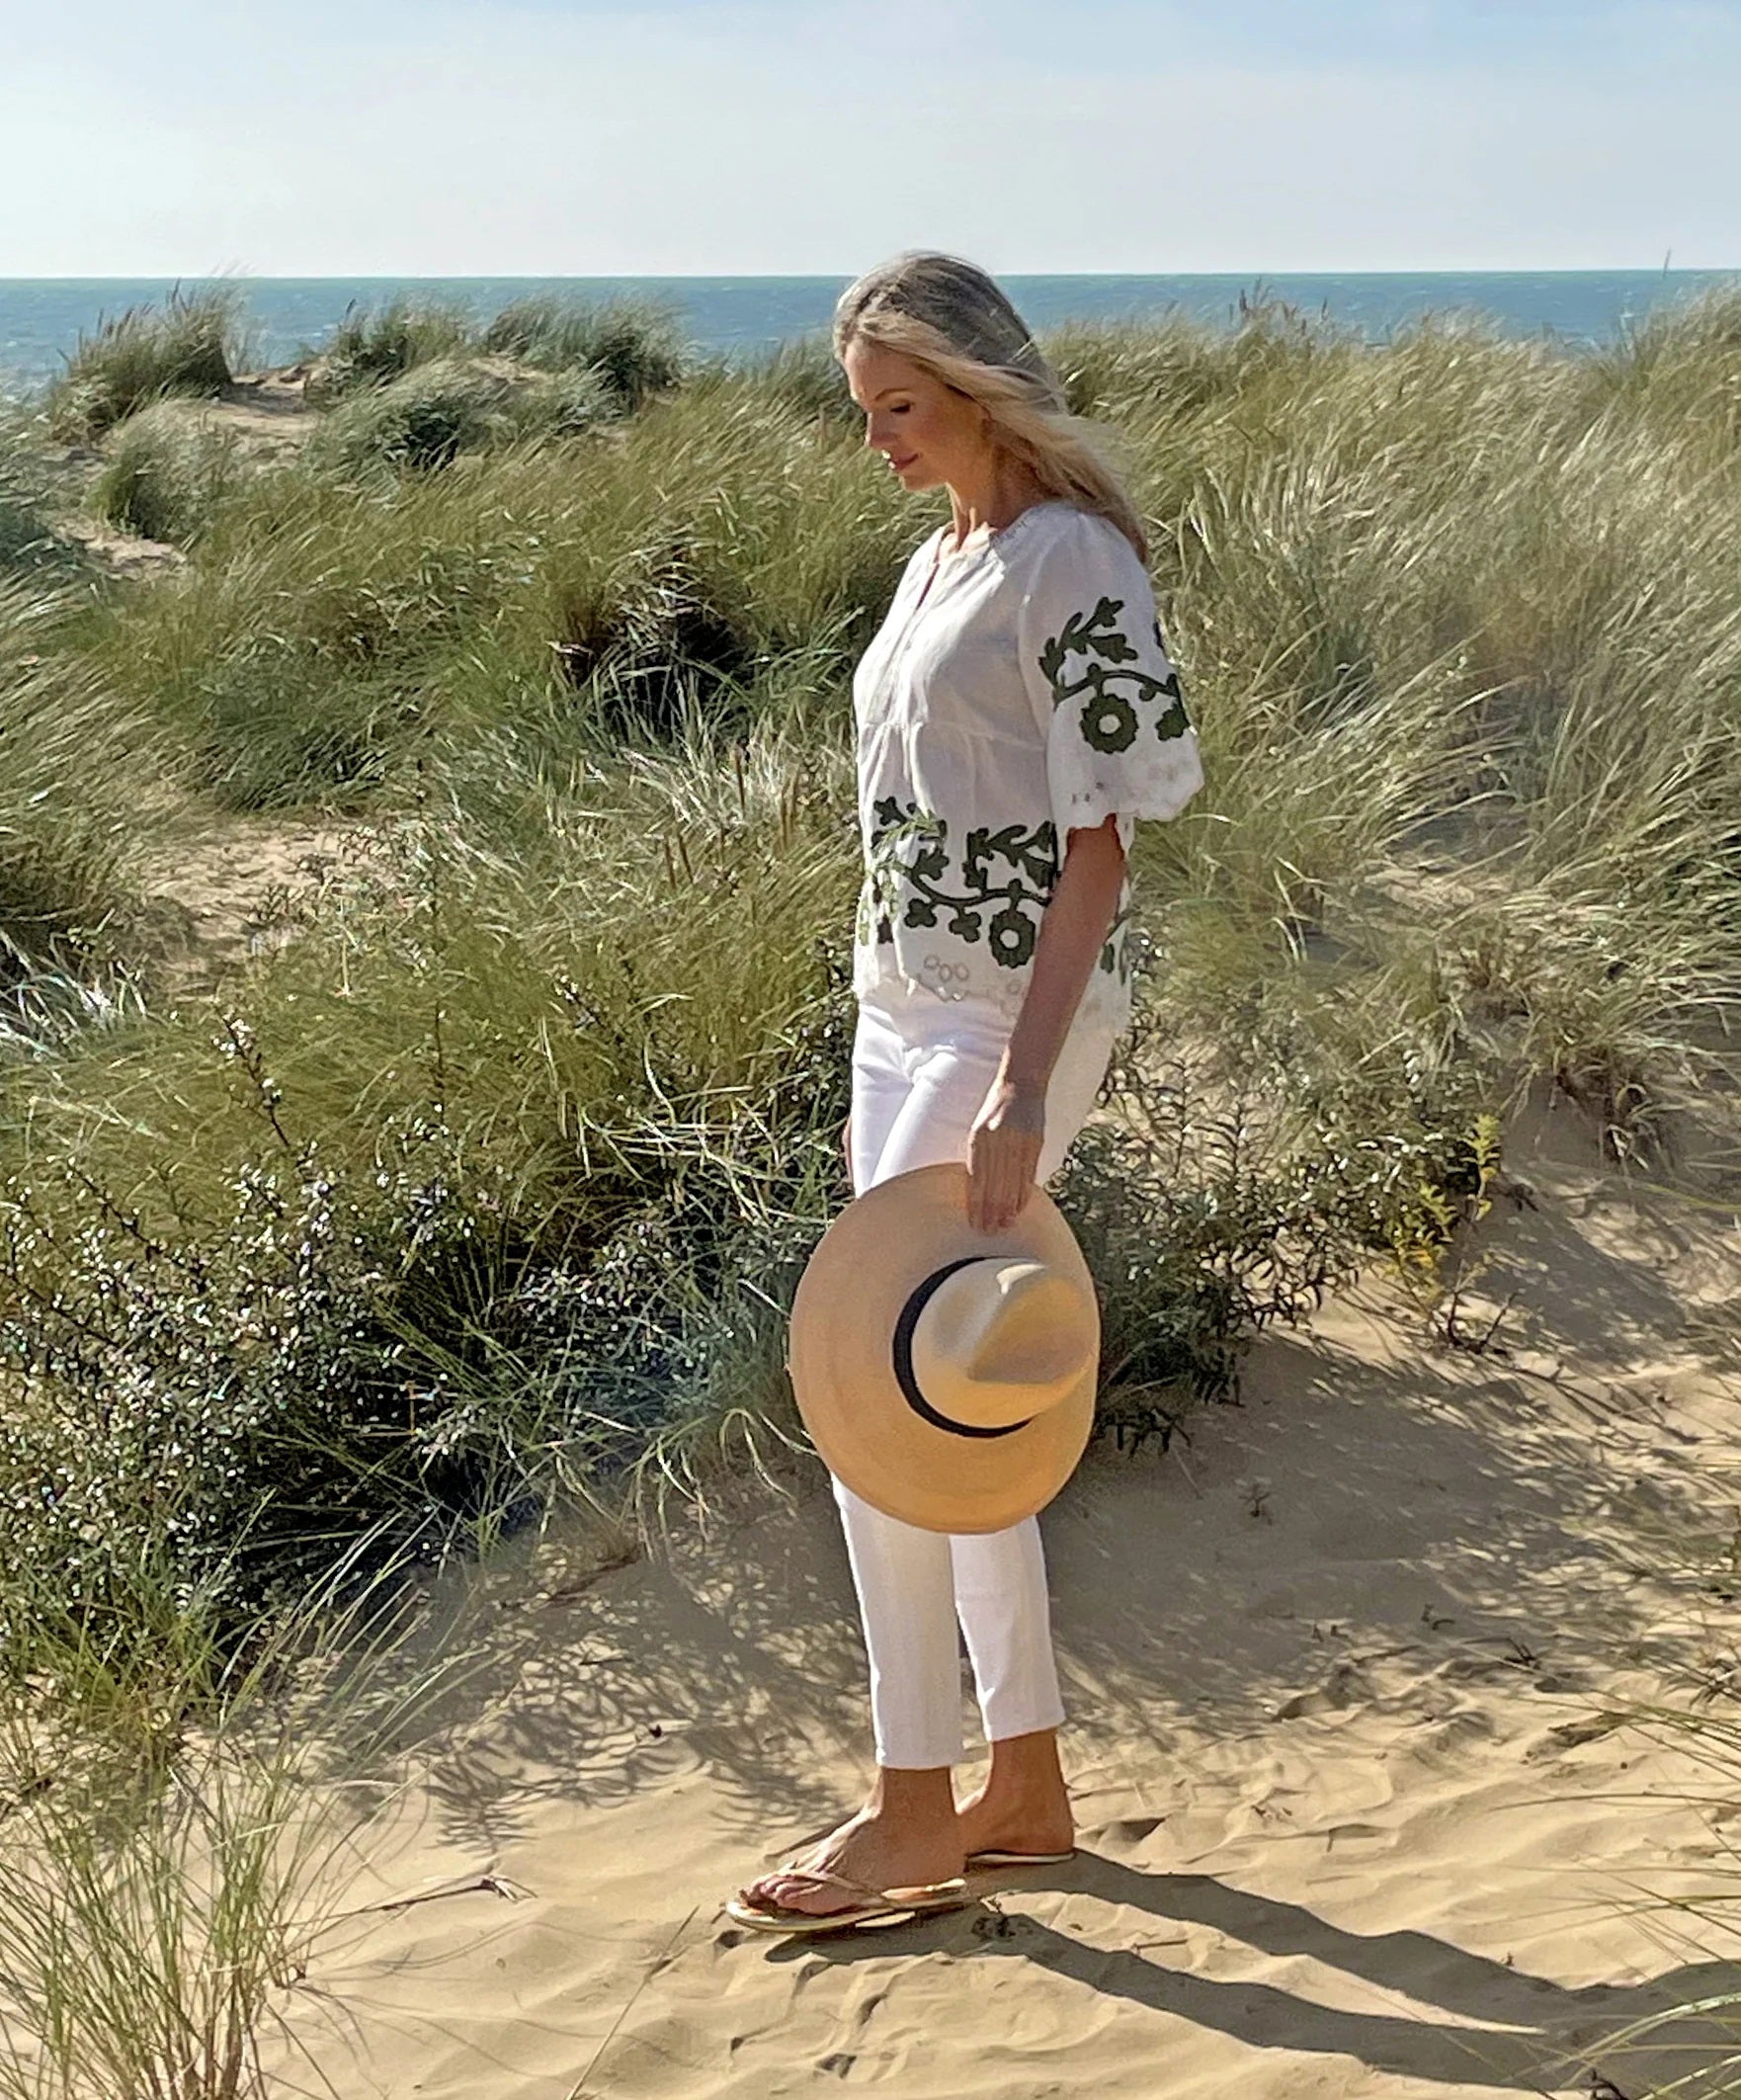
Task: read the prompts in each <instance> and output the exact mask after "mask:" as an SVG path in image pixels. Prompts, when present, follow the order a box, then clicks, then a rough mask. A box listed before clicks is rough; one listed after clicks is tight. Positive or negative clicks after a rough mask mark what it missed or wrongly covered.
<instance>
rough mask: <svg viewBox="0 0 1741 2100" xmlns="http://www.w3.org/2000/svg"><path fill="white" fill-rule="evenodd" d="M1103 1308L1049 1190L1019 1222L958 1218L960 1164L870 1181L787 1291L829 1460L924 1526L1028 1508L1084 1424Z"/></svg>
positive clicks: (792, 1358) (980, 1523)
mask: <svg viewBox="0 0 1741 2100" xmlns="http://www.w3.org/2000/svg"><path fill="white" fill-rule="evenodd" d="M1099 1363H1100V1306H1099V1303H1098V1302H1097V1301H1096V1299H1095V1295H1094V1279H1093V1277H1092V1276H1091V1275H1090V1274H1089V1270H1088V1264H1087V1262H1086V1261H1085V1260H1084V1259H1083V1255H1082V1250H1081V1248H1080V1247H1079V1246H1078V1245H1077V1244H1076V1239H1075V1236H1074V1234H1073V1233H1072V1232H1071V1230H1070V1227H1069V1226H1068V1225H1067V1224H1066V1223H1065V1222H1064V1219H1063V1216H1062V1214H1061V1213H1060V1212H1059V1210H1058V1208H1057V1206H1056V1205H1055V1204H1054V1203H1053V1202H1052V1200H1051V1198H1050V1197H1049V1196H1047V1195H1046V1193H1045V1191H1044V1190H1043V1189H1040V1188H1038V1187H1035V1188H1034V1189H1032V1190H1031V1191H1030V1192H1029V1196H1028V1200H1027V1202H1026V1203H1025V1204H1024V1205H1023V1207H1022V1211H1021V1213H1020V1215H1019V1216H1018V1217H1017V1218H1016V1220H1015V1222H1014V1223H1013V1224H1011V1225H1008V1226H1006V1227H1005V1229H1004V1230H1003V1231H1001V1232H976V1231H974V1230H973V1229H972V1227H971V1226H970V1225H969V1224H968V1222H967V1169H966V1168H965V1167H964V1166H962V1165H959V1164H955V1163H952V1164H949V1165H942V1166H932V1167H915V1168H914V1169H913V1170H912V1171H911V1172H910V1173H906V1174H897V1175H895V1176H893V1177H892V1178H891V1179H890V1180H888V1181H884V1182H879V1183H878V1184H877V1185H876V1186H875V1187H874V1188H871V1189H867V1190H866V1192H865V1193H864V1195H862V1196H860V1197H858V1198H856V1199H855V1200H854V1201H853V1202H852V1203H850V1204H849V1205H848V1206H847V1208H846V1209H845V1210H844V1211H843V1212H841V1214H840V1216H839V1217H838V1218H835V1220H834V1222H833V1223H832V1224H831V1225H830V1226H829V1228H828V1230H827V1231H826V1232H825V1233H824V1234H823V1235H822V1238H821V1239H820V1240H819V1241H818V1243H817V1246H816V1249H815V1252H814V1253H813V1254H812V1255H811V1256H810V1260H809V1264H808V1266H807V1267H806V1268H805V1270H804V1273H803V1276H802V1278H801V1279H800V1281H799V1283H798V1288H797V1295H796V1297H795V1298H794V1299H793V1301H792V1309H791V1325H790V1332H789V1336H788V1350H787V1369H788V1372H789V1373H790V1374H791V1382H792V1390H793V1391H794V1392H795V1394H796V1395H797V1402H798V1408H799V1411H800V1412H801V1414H802V1415H803V1418H804V1426H805V1427H806V1428H807V1429H808V1430H809V1432H810V1436H811V1439H812V1440H813V1442H814V1443H815V1446H816V1449H817V1450H818V1451H819V1452H820V1453H821V1454H822V1457H823V1459H824V1461H825V1462H826V1463H827V1466H828V1469H829V1470H830V1471H831V1472H833V1473H834V1474H835V1475H836V1477H837V1478H839V1479H841V1480H844V1481H845V1482H846V1484H847V1485H848V1486H849V1487H850V1488H852V1489H853V1490H854V1491H855V1492H856V1493H857V1494H859V1495H862V1496H863V1497H864V1499H865V1500H866V1501H867V1502H869V1503H870V1504H871V1505H872V1506H873V1507H874V1508H876V1509H880V1510H882V1511H883V1512H884V1513H885V1514H886V1515H888V1516H891V1517H899V1518H902V1519H903V1520H904V1521H905V1522H906V1523H908V1524H916V1525H918V1526H920V1527H921V1528H922V1529H923V1530H926V1531H941V1532H987V1531H1002V1530H1004V1529H1005V1528H1006V1526H1008V1525H1011V1524H1015V1523H1019V1522H1020V1520H1021V1519H1022V1518H1023V1517H1027V1516H1032V1515H1033V1514H1034V1512H1035V1511H1036V1510H1038V1509H1042V1508H1043V1507H1044V1506H1045V1504H1046V1503H1047V1502H1049V1501H1050V1500H1051V1498H1052V1497H1053V1495H1055V1494H1056V1493H1057V1491H1058V1489H1059V1488H1060V1487H1062V1486H1063V1484H1064V1482H1065V1481H1066V1480H1067V1479H1068V1478H1069V1477H1070V1474H1071V1472H1072V1471H1073V1470H1075V1467H1076V1462H1077V1460H1078V1459H1080V1458H1081V1456H1082V1452H1083V1448H1084V1446H1085V1445H1086V1444H1087V1442H1088V1436H1089V1431H1090V1429H1091V1427H1092V1426H1093V1420H1094V1398H1095V1386H1096V1375H1097V1372H1098V1369H1099Z"/></svg>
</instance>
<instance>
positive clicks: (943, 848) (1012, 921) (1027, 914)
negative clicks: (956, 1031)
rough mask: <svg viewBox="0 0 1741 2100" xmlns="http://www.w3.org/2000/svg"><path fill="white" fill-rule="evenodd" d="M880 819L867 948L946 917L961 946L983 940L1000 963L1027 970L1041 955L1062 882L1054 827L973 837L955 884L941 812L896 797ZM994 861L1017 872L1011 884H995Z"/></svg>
mask: <svg viewBox="0 0 1741 2100" xmlns="http://www.w3.org/2000/svg"><path fill="white" fill-rule="evenodd" d="M872 813H873V816H874V819H875V821H874V823H873V825H872V827H871V833H870V853H869V855H868V857H867V867H866V874H865V882H864V887H863V889H862V890H861V891H860V895H859V918H858V937H859V940H860V941H861V942H863V943H866V944H869V943H870V941H872V940H875V941H877V942H882V941H892V940H893V939H894V922H895V919H896V918H897V916H898V917H899V919H900V923H901V924H902V925H903V926H935V925H936V924H937V922H938V914H939V913H940V912H946V913H947V914H948V918H947V919H946V921H945V930H946V931H947V932H949V933H952V934H953V935H954V936H955V938H956V939H957V940H960V941H977V940H978V939H979V938H980V936H981V934H983V935H984V936H985V943H986V947H987V948H988V950H989V951H990V953H991V957H992V960H993V961H994V962H996V963H999V964H1001V965H1002V966H1004V967H1005V968H1006V969H1020V968H1021V966H1022V965H1023V964H1025V963H1026V962H1027V961H1028V960H1029V958H1030V957H1031V956H1032V955H1033V954H1034V946H1035V943H1036V940H1037V939H1038V938H1039V921H1040V914H1041V913H1042V912H1043V911H1044V909H1045V905H1046V900H1047V899H1048V898H1049V897H1050V895H1051V892H1052V887H1053V884H1054V883H1055V882H1056V881H1057V876H1058V845H1057V833H1056V831H1055V829H1054V828H1053V826H1052V824H1051V822H1050V820H1049V819H1047V820H1046V821H1045V822H1043V823H1040V824H1036V825H1035V826H1034V828H1033V829H1032V830H1028V829H1025V828H1024V827H1023V826H1022V825H1020V824H1007V825H1005V826H1004V827H1003V829H1002V830H999V831H988V830H986V829H985V828H983V827H980V828H978V829H976V830H973V831H969V832H968V834H967V843H966V849H965V851H964V852H963V854H962V856H961V867H960V872H959V875H958V877H957V878H956V880H955V881H954V882H953V883H952V882H951V881H950V853H949V824H948V822H947V820H946V819H945V818H943V817H941V816H939V815H938V813H937V811H936V810H935V809H921V808H920V807H919V806H918V804H917V803H916V802H909V803H907V804H906V806H905V807H904V808H903V807H902V805H901V803H900V802H899V801H898V800H897V799H896V798H894V797H892V796H891V797H889V798H887V799H886V800H883V801H879V802H876V803H874V804H873V805H872ZM914 848H916V849H917V850H916V851H914V850H911V849H914ZM994 861H1001V862H1002V863H1003V864H1004V866H1005V867H1006V868H1008V869H1009V870H1010V871H1011V872H1010V874H1009V875H1008V877H1007V878H1005V879H1003V880H996V879H994V877H993V875H992V872H991V864H992V863H993V862H994ZM994 907H1001V908H996V909H994Z"/></svg>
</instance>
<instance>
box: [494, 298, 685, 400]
mask: <svg viewBox="0 0 1741 2100" xmlns="http://www.w3.org/2000/svg"><path fill="white" fill-rule="evenodd" d="M678 330H679V319H678V313H677V309H676V308H675V307H674V306H672V305H670V304H669V303H667V302H664V301H660V300H656V299H651V298H645V297H640V298H615V299H607V300H602V301H598V302H588V301H580V300H574V299H562V298H557V297H553V296H548V295H545V296H540V297H535V298H526V299H519V300H516V301H515V302H514V303H513V304H512V305H509V306H504V307H503V308H502V310H501V312H500V313H498V314H497V315H496V317H495V319H494V320H493V321H491V322H490V324H489V326H488V327H487V328H486V329H485V330H484V333H483V347H484V349H485V350H489V351H497V352H501V353H503V354H505V355H507V356H509V357H513V358H518V359H519V360H521V361H522V362H523V363H525V364H528V365H540V366H544V367H547V368H549V369H552V370H557V371H563V370H572V369H575V368H580V367H588V368H590V369H591V370H592V371H594V372H596V373H597V374H598V375H599V378H600V379H601V380H602V381H603V383H604V384H605V385H606V386H607V387H608V388H609V389H610V392H611V394H612V396H613V398H614V399H615V400H616V402H617V403H618V405H619V406H620V407H621V408H622V410H624V411H625V412H628V411H632V410H634V409H636V408H638V407H640V405H641V403H642V402H643V401H645V400H647V399H648V398H649V397H650V396H651V395H653V394H656V393H664V392H667V391H669V390H670V389H671V388H672V387H674V386H677V385H679V384H680V383H681V382H682V380H683V378H684V377H685V374H686V371H687V355H686V351H685V348H684V344H683V341H682V339H681V337H680V335H679V333H678Z"/></svg>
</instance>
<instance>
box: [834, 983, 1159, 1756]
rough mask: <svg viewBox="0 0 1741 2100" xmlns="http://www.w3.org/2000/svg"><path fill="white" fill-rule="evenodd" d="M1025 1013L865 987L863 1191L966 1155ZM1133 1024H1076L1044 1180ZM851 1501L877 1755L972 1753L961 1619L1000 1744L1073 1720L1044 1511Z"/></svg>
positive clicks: (850, 1545) (856, 1125) (856, 1116)
mask: <svg viewBox="0 0 1741 2100" xmlns="http://www.w3.org/2000/svg"><path fill="white" fill-rule="evenodd" d="M1011 1025H1012V1024H1011V1022H1010V1020H1009V1019H1008V1018H1007V1017H1006V1016H1004V1015H1003V1014H1001V1013H1000V1012H999V1011H998V1009H997V1008H995V1007H993V1006H992V1005H990V1004H989V1003H988V1002H982V1001H980V1000H977V999H975V1000H966V999H963V1000H948V999H944V998H941V997H940V996H939V995H938V994H937V993H935V992H932V991H927V990H924V989H922V988H921V989H914V990H906V989H903V988H899V987H896V988H894V989H892V990H890V989H883V988H879V989H878V991H877V993H876V995H875V997H874V998H873V999H872V998H866V999H863V1000H861V1001H860V1004H859V1018H858V1027H857V1031H856V1034H855V1037H854V1042H853V1120H852V1173H853V1190H854V1193H855V1194H861V1193H863V1191H864V1190H866V1189H870V1188H874V1187H875V1186H876V1184H877V1183H878V1182H883V1181H887V1180H888V1179H889V1178H890V1177H891V1176H892V1175H895V1174H904V1173H906V1172H907V1171H908V1170H909V1169H910V1168H913V1167H926V1166H936V1165H938V1164H940V1163H943V1162H947V1161H950V1160H960V1161H962V1162H965V1160H966V1157H967V1134H968V1132H969V1131H970V1130H971V1128H972V1125H973V1120H974V1118H975V1117H976V1116H977V1115H978V1113H979V1110H980V1108H981V1107H982V1105H983V1104H984V1101H985V1097H986V1094H987V1093H988V1092H989V1090H990V1087H991V1082H992V1080H993V1078H994V1077H995V1076H996V1072H997V1065H998V1059H999V1058H1000V1057H1001V1055H1002V1054H1003V1050H1004V1046H1005V1044H1006V1043H1007V1042H1008V1041H1009V1035H1010V1029H1011ZM1116 1035H1117V1031H1116V1030H1114V1029H1110V1028H1108V1027H1106V1026H1105V1025H1103V1024H1100V1023H1092V1024H1090V1025H1088V1026H1086V1027H1079V1026H1073V1027H1072V1028H1071V1031H1070V1033H1069V1035H1068V1036H1067V1037H1066V1039H1065V1042H1064V1046H1063V1049H1062V1050H1060V1051H1059V1053H1058V1058H1057V1062H1056V1064H1055V1065H1054V1066H1053V1068H1052V1075H1051V1079H1050V1082H1049V1084H1048V1085H1047V1088H1046V1097H1045V1141H1044V1144H1043V1146H1042V1148H1041V1150H1040V1155H1039V1163H1038V1166H1037V1168H1036V1176H1035V1178H1036V1180H1037V1181H1039V1182H1041V1183H1043V1182H1046V1181H1049V1180H1050V1179H1051V1177H1052V1175H1053V1174H1055V1173H1056V1172H1057V1170H1058V1168H1059V1166H1060V1165H1061V1164H1062V1163H1063V1158H1064V1154H1065V1152H1066V1151H1067V1150H1068V1149H1069V1146H1070V1141H1071V1139H1072V1138H1073V1137H1074V1136H1075V1135H1076V1133H1077V1132H1078V1131H1079V1130H1080V1129H1081V1128H1082V1125H1083V1123H1084V1122H1085V1121H1086V1119H1087V1116H1088V1113H1089V1110H1090V1109H1091V1108H1093V1106H1094V1101H1095V1096H1096V1095H1097V1094H1098V1093H1099V1091H1100V1084H1101V1080H1102V1078H1103V1077H1104V1075H1105V1073H1106V1068H1107V1061H1108V1059H1109V1057H1110V1055H1111V1053H1112V1049H1113V1044H1114V1041H1115V1039H1116ZM834 1494H835V1500H836V1501H837V1502H838V1503H839V1505H840V1511H841V1521H842V1524H843V1526H844V1528H845V1531H846V1542H847V1555H848V1558H849V1559H850V1561H851V1562H852V1570H853V1582H854V1584H855V1586H856V1588H857V1590H858V1593H859V1609H860V1613H861V1615H862V1617H863V1619H864V1625H865V1646H866V1650H867V1653H868V1655H869V1657H870V1717H871V1723H872V1727H873V1730H874V1734H875V1742H876V1762H877V1763H878V1764H879V1765H896V1766H900V1767H903V1768H920V1769H925V1768H930V1767H934V1766H938V1765H953V1764H958V1763H959V1762H960V1760H961V1758H962V1756H963V1755H964V1745H963V1740H962V1733H961V1677H960V1655H959V1649H958V1647H957V1645H956V1638H955V1623H956V1619H957V1617H958V1618H959V1621H960V1629H961V1634H962V1636H963V1637H964V1638H965V1640H966V1646H967V1656H968V1660H969V1661H970V1663H971V1664H972V1668H973V1681H974V1688H975V1691H976V1692H977V1695H978V1700H979V1713H980V1719H981V1722H983V1725H984V1729H985V1737H986V1740H987V1741H988V1742H996V1741H999V1740H1001V1739H1002V1738H1003V1737H1004V1736H1007V1735H1027V1734H1030V1733H1031V1732H1032V1731H1033V1730H1035V1729H1036V1728H1055V1727H1056V1726H1057V1725H1058V1724H1059V1722H1061V1721H1062V1720H1063V1718H1064V1707H1063V1701H1062V1700H1061V1698H1060V1697H1059V1694H1058V1676H1057V1668H1056V1665H1055V1664H1054V1662H1053V1659H1052V1642H1051V1614H1050V1609H1049V1605H1048V1603H1047V1598H1046V1586H1045V1561H1044V1556H1043V1554H1042V1553H1041V1550H1040V1543H1039V1525H1038V1522H1037V1520H1036V1518H1034V1517H1026V1518H1024V1519H1023V1521H1022V1522H1021V1523H1020V1524H1016V1525H1012V1526H1011V1527H1010V1529H1009V1530H1007V1531H1000V1532H980V1533H973V1534H947V1533H944V1532H934V1531H924V1530H921V1529H920V1528H919V1527H918V1526H917V1525H913V1524H903V1523H902V1522H901V1521H900V1520H899V1519H898V1518H895V1517H888V1516H884V1515H883V1513H882V1511H881V1510H879V1509H874V1508H872V1507H871V1505H870V1503H869V1502H867V1501H865V1500H864V1499H863V1498H862V1497H861V1496H859V1495H856V1494H854V1492H853V1491H852V1489H851V1488H850V1487H848V1486H846V1485H845V1483H844V1482H843V1481H841V1480H839V1479H837V1480H836V1481H835V1483H834Z"/></svg>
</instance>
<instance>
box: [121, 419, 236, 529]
mask: <svg viewBox="0 0 1741 2100" xmlns="http://www.w3.org/2000/svg"><path fill="white" fill-rule="evenodd" d="M237 472H238V467H237V460H236V443H235V440H234V438H233V437H232V436H230V435H229V433H227V432H225V431H221V430H213V429H210V428H208V427H206V426H204V425H202V424H201V423H199V422H198V421H197V420H195V419H194V418H193V417H192V416H190V415H189V413H188V411H187V410H186V409H185V408H183V407H182V406H180V405H179V404H178V403H175V402H172V401H158V402H155V403H153V404H152V405H151V406H150V407H148V408H141V409H139V410H138V411H137V412H136V413H135V414H133V415H130V416H128V417H127V418H126V420H125V421H124V422H123V423H121V424H120V425H119V426H118V427H117V428H116V429H115V431H114V432H113V433H112V434H111V437H110V441H109V460H108V464H107V465H106V466H105V467H104V469H103V471H102V473H101V474H100V475H99V476H98V478H97V482H96V485H95V487H94V488H93V489H92V491H91V508H92V509H93V510H94V511H95V512H96V513H97V515H98V516H99V517H100V518H106V519H107V520H108V521H109V523H110V524H111V525H114V526H117V527H119V528H120V530H121V531H122V532H124V533H137V534H138V535H139V536H140V537H141V538H143V539H146V540H167V541H173V542H175V543H176V544H177V545H186V544H187V543H188V542H190V541H192V540H195V539H197V538H198V536H199V534H200V533H201V531H202V530H203V529H204V527H205V526H206V524H207V521H208V520H209V518H210V516H211V512H212V509H213V507H214V506H215V505H216V503H217V501H218V499H219V498H220V497H221V496H222V495H223V494H224V492H225V491H226V490H227V489H228V488H230V487H231V486H233V484H234V482H235V480H236V477H237Z"/></svg>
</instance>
